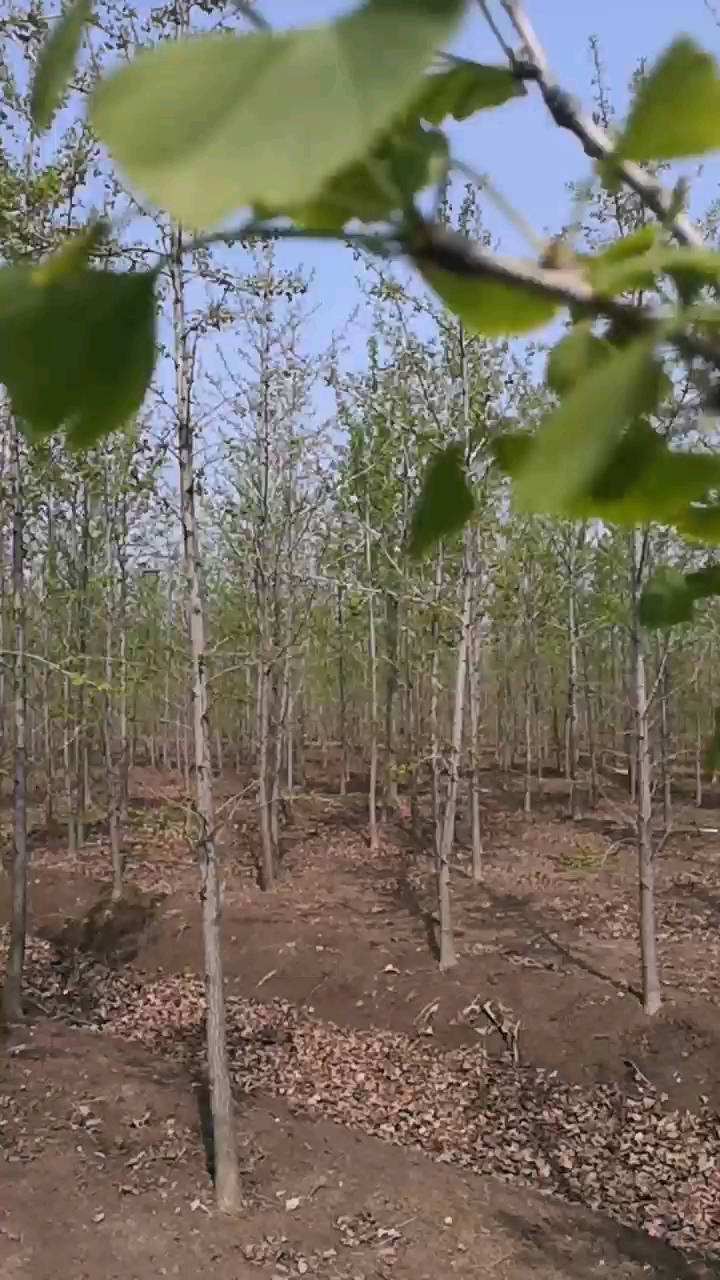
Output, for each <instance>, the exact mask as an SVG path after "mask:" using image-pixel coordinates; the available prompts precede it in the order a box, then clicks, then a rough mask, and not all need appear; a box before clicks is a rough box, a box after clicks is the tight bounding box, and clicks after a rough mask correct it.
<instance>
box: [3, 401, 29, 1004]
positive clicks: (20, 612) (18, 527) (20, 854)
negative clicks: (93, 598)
mask: <svg viewBox="0 0 720 1280" xmlns="http://www.w3.org/2000/svg"><path fill="white" fill-rule="evenodd" d="M11 432H12V476H13V526H12V607H13V621H14V628H15V655H14V659H13V686H14V689H13V692H14V699H15V716H14V719H15V729H14V787H13V860H12V873H11V874H12V883H11V891H10V942H9V947H8V957H7V969H6V973H5V986H4V989H3V1015H4V1018H5V1021H6V1022H7V1023H13V1022H20V1021H22V1018H23V999H22V987H23V968H24V963H25V942H26V934H27V877H28V847H27V760H26V748H25V731H26V724H25V721H26V684H27V671H26V663H25V546H24V542H25V512H24V505H23V496H24V495H23V485H22V475H23V463H22V459H21V456H20V431H19V428H18V425H17V423H16V421H15V419H14V418H13V419H12V420H11Z"/></svg>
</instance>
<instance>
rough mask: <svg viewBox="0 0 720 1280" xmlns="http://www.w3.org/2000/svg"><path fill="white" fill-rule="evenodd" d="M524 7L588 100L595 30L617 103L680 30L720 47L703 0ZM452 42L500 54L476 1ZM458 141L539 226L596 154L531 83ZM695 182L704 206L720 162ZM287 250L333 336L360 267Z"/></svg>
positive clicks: (512, 243)
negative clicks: (552, 114) (303, 270)
mask: <svg viewBox="0 0 720 1280" xmlns="http://www.w3.org/2000/svg"><path fill="white" fill-rule="evenodd" d="M259 7H260V9H261V10H262V12H263V13H264V14H265V16H266V17H267V18H268V19H269V20H270V22H271V23H272V25H273V26H276V27H287V26H295V25H297V26H301V25H306V24H308V23H312V22H317V21H322V20H323V19H327V18H329V17H332V16H335V15H337V14H339V13H341V12H343V10H345V9H348V8H351V7H353V6H352V4H351V3H343V2H342V0H340V2H339V3H338V0H259ZM526 7H527V12H528V14H529V16H530V18H531V20H532V22H533V25H534V27H535V29H536V31H537V33H538V35H539V36H540V37H541V39H542V41H543V44H544V46H545V49H546V52H547V54H548V56H549V58H550V61H551V63H552V66H553V68H554V70H555V72H556V74H557V76H558V77H559V79H560V81H561V83H562V84H563V85H564V86H565V87H566V88H568V89H570V90H571V91H573V92H574V93H576V94H578V95H579V96H580V97H581V98H582V99H583V101H584V102H585V103H588V104H589V103H590V102H591V76H592V67H591V61H590V51H589V39H590V37H591V36H597V38H598V40H599V43H600V48H601V52H602V57H603V62H604V66H605V70H606V78H607V82H608V85H609V88H610V92H611V96H612V100H613V102H614V103H615V104H616V105H617V106H618V107H619V108H620V109H622V108H623V107H624V105H625V103H626V101H627V85H628V82H629V79H630V76H631V75H632V72H633V70H634V69H635V67H636V66H637V64H638V61H639V60H640V59H641V58H643V57H645V58H648V59H650V60H651V61H652V60H653V59H654V58H655V57H656V55H657V54H658V53H659V52H660V51H661V50H662V49H663V48H664V47H665V46H666V45H667V44H668V43H669V42H670V41H671V40H672V38H673V37H674V36H677V35H679V34H681V33H682V34H688V35H692V36H693V37H695V39H697V40H699V41H700V42H701V43H702V44H703V45H704V46H705V47H706V48H708V49H709V50H710V51H711V52H713V53H714V54H715V55H716V56H720V28H719V27H718V26H717V25H716V23H715V21H714V20H713V16H712V14H711V12H710V11H709V9H708V7H707V6H706V4H705V3H704V0H684V2H683V3H680V2H679V0H598V2H597V3H589V0H526ZM494 9H495V11H496V12H497V11H499V10H500V5H499V4H497V3H496V4H495V5H494ZM718 13H720V0H718ZM455 50H456V51H457V52H458V53H462V54H464V55H465V56H468V57H472V58H476V59H478V60H480V61H488V62H496V61H498V60H502V55H501V53H500V50H499V49H498V47H497V45H496V44H495V41H494V39H493V37H492V35H491V33H490V32H489V30H488V29H487V27H486V26H485V24H484V21H483V19H482V15H481V14H480V11H479V9H478V10H477V11H476V12H474V13H472V15H471V17H470V19H469V21H468V22H467V23H466V24H465V27H464V28H463V30H462V32H461V33H460V35H459V37H458V39H457V41H456V42H455ZM453 142H454V147H455V149H456V153H457V154H458V155H459V156H460V157H461V158H462V159H465V160H467V161H468V162H469V163H472V164H473V167H474V168H476V169H479V170H482V171H484V172H487V173H488V174H489V175H490V176H491V177H492V178H493V181H494V182H495V184H496V186H497V187H499V189H500V190H501V191H502V193H503V194H504V195H505V196H506V197H507V198H509V200H510V201H511V203H512V204H513V205H514V206H515V207H516V208H518V209H520V210H521V211H522V212H523V213H524V214H525V216H526V218H527V219H528V220H529V221H530V223H531V225H532V226H533V227H534V229H535V230H536V231H537V232H538V233H539V234H540V235H545V234H547V233H550V234H552V233H553V232H555V231H557V230H559V228H560V227H561V226H562V224H563V222H564V221H565V220H566V219H567V217H568V213H569V211H570V208H571V202H570V198H569V196H568V194H567V191H566V189H565V184H566V183H567V182H569V181H570V180H572V179H580V178H583V177H585V176H587V174H588V172H589V161H587V160H586V159H585V157H584V155H583V154H582V151H581V150H580V147H579V145H578V143H577V142H576V141H575V139H573V138H572V137H571V136H570V135H567V134H565V133H563V132H561V131H560V130H558V129H557V128H556V127H555V126H554V125H553V124H552V122H551V121H550V120H549V119H548V116H547V113H546V111H545V109H544V107H543V104H542V102H541V101H540V99H539V97H538V95H537V94H536V93H535V92H532V91H531V92H530V94H529V95H528V97H526V98H523V99H519V100H517V101H515V102H512V103H510V104H508V105H506V106H505V107H503V108H502V109H500V110H498V111H492V112H486V113H484V114H483V115H482V116H480V117H478V118H477V119H476V120H475V121H474V122H472V123H470V124H469V125H467V126H462V128H459V129H458V130H457V131H456V134H455V135H454V138H453ZM694 192H695V203H696V206H697V208H698V209H702V208H704V207H706V206H707V204H708V203H709V202H710V200H712V199H714V198H715V196H716V194H718V193H720V164H717V163H715V162H712V163H710V164H709V165H707V166H706V169H705V172H704V173H703V174H702V175H701V177H700V179H699V180H697V181H696V182H695V183H694ZM487 222H488V225H489V226H490V227H491V228H492V230H493V233H498V234H500V235H501V236H502V247H503V248H504V249H505V250H506V251H508V252H518V251H523V246H522V244H521V242H520V241H519V240H518V238H517V236H516V234H515V233H514V232H513V231H512V230H511V229H507V227H506V226H505V225H504V224H502V223H501V222H500V221H499V219H498V216H497V214H496V213H495V211H494V210H493V208H492V207H488V208H487ZM287 255H288V260H289V261H299V260H300V259H301V260H302V261H303V262H304V263H305V264H306V265H307V266H311V267H312V268H314V270H315V273H316V296H317V297H318V300H321V307H320V312H319V314H318V315H317V326H318V331H317V336H318V338H322V335H323V334H324V333H327V335H328V336H329V334H330V332H331V331H332V330H333V328H335V327H336V326H338V325H340V324H341V323H342V320H343V319H344V318H345V317H346V316H347V314H348V313H349V311H350V310H351V309H352V306H353V302H354V300H356V298H357V293H356V285H355V271H356V268H355V266H354V264H353V262H352V260H351V258H350V255H349V254H348V253H346V252H345V251H344V250H342V249H340V248H336V247H332V246H327V245H323V246H313V245H307V244H305V245H303V246H302V248H301V249H297V250H296V249H295V248H293V249H292V250H288V251H287Z"/></svg>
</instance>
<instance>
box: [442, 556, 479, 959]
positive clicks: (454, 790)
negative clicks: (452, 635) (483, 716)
mask: <svg viewBox="0 0 720 1280" xmlns="http://www.w3.org/2000/svg"><path fill="white" fill-rule="evenodd" d="M471 536H472V535H471V532H468V533H467V535H466V539H465V558H464V569H463V606H462V618H461V623H460V638H459V641H458V649H457V662H456V667H455V700H454V705H453V719H452V729H451V736H450V749H449V751H448V753H447V757H446V762H445V768H446V774H447V783H446V787H445V803H444V806H443V816H442V834H441V843H440V858H439V864H438V868H437V881H438V907H439V915H440V968H441V969H450V968H452V967H453V965H455V964H457V955H456V952H455V938H454V934H453V926H452V911H451V901H450V855H451V854H452V849H453V844H454V843H455V814H456V810H457V795H458V783H459V780H460V752H461V749H462V733H463V720H464V712H465V687H466V672H467V652H468V640H469V635H470V620H471V608H472V573H471V565H470V547H469V539H470V537H471Z"/></svg>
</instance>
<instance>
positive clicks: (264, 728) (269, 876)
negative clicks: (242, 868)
mask: <svg viewBox="0 0 720 1280" xmlns="http://www.w3.org/2000/svg"><path fill="white" fill-rule="evenodd" d="M257 678H258V688H257V741H258V763H257V768H258V808H259V811H260V813H259V816H260V857H261V864H260V888H261V889H263V890H265V891H266V892H267V891H268V890H269V889H272V887H273V885H274V883H275V857H274V852H273V839H272V830H271V826H270V796H269V790H268V763H269V761H268V757H269V748H270V675H269V672H268V671H267V669H266V667H265V663H264V661H263V660H262V654H261V655H260V658H259V660H258V672H257Z"/></svg>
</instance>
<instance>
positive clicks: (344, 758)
mask: <svg viewBox="0 0 720 1280" xmlns="http://www.w3.org/2000/svg"><path fill="white" fill-rule="evenodd" d="M337 628H338V700H339V710H340V795H341V796H344V795H345V793H346V791H347V783H348V742H347V695H346V692H345V588H344V587H343V586H341V585H340V584H338V588H337Z"/></svg>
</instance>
